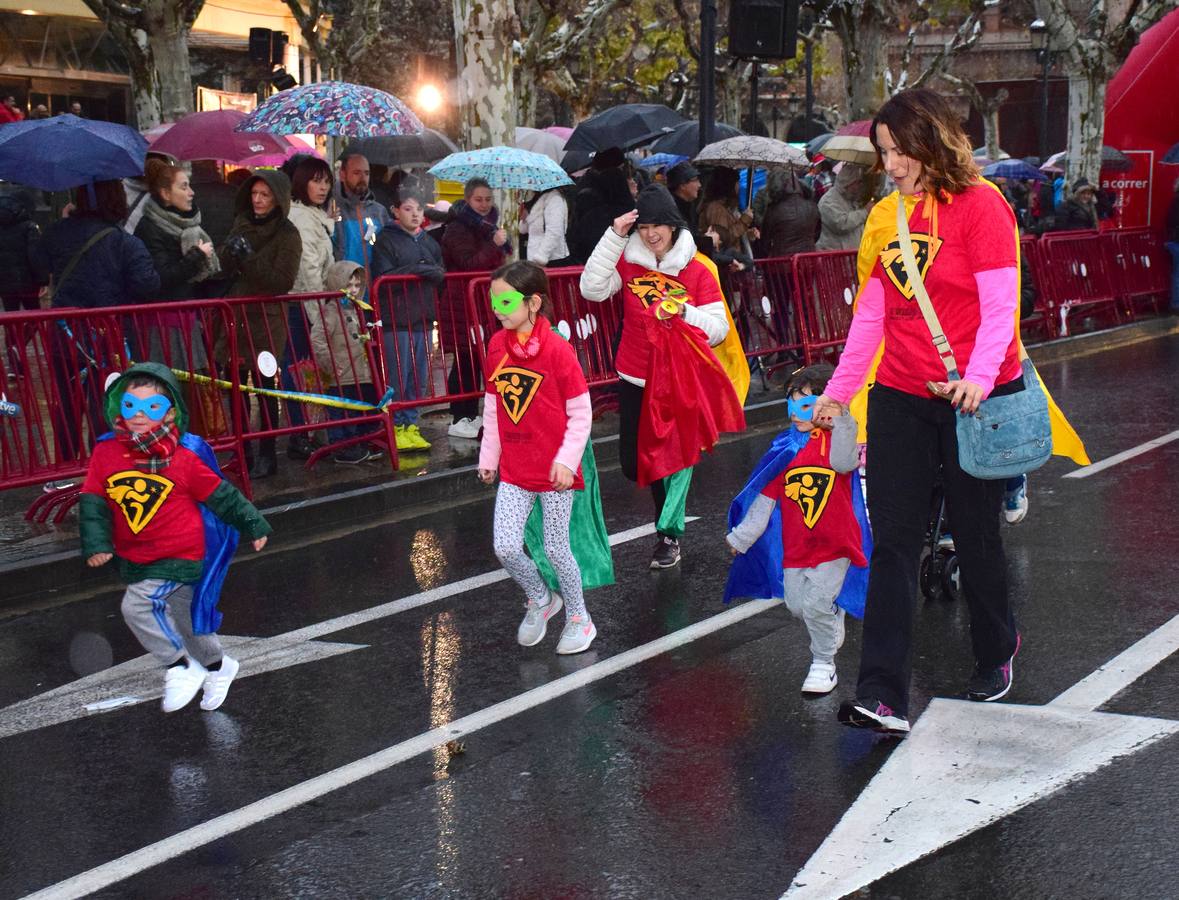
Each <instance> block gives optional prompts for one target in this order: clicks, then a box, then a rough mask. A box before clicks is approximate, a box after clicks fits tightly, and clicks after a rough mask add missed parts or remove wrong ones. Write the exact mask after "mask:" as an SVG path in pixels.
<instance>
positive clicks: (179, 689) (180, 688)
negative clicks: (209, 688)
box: [160, 659, 209, 713]
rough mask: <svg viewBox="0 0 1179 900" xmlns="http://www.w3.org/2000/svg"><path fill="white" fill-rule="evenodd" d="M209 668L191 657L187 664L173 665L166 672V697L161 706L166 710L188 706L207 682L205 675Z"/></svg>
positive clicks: (173, 710)
mask: <svg viewBox="0 0 1179 900" xmlns="http://www.w3.org/2000/svg"><path fill="white" fill-rule="evenodd" d="M208 674H209V670H208V669H206V668H205V667H204V666H202V665H201V664H200V663H199V662H197V661H196V660H195V659H190V660H189V661H188V665H186V666H172V667H171V668H169V669H168V670H166V671H165V672H164V699H163V701H161V703H160V706H161V707H162V708H163V710H164V712H166V713H170V712H176V710H178V709H183V708H184V707H186V706H188V704H189V701H191V700H192V698H193V697H195V696H196V693H197V691H199V690H200V689H201V685H202V684H204V683H205V676H206V675H208Z"/></svg>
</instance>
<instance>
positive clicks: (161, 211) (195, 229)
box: [143, 197, 221, 284]
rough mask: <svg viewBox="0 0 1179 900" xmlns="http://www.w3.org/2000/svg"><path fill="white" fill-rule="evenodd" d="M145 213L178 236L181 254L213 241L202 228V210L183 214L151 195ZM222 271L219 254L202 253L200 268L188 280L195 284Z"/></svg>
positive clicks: (162, 228) (169, 233)
mask: <svg viewBox="0 0 1179 900" xmlns="http://www.w3.org/2000/svg"><path fill="white" fill-rule="evenodd" d="M143 215H144V218H147V219H151V221H152V223H153V224H155V225H156V226H157V227H158V228H160V229H161V230H162V231H163V232H164V233H165V234H168V235H170V236H172V237H174V238H176V239H177V240H178V241H179V242H180V254H181V255H182V256H187V255H188V251H190V250H191V249H192V248H193V247H195V246H196V245H197V244H199V243H200V242H202V241H208V242H210V243H211V242H212V241H211V239H210V237H209V235H208V234H206V233H205V230H204V229H203V228H201V212H200V210H194V211H193V214H192V215H191V216H185V215H181V214H180V213H179V212H176V211H175V210H171V209H165V208H164V207H162V206H160V204H159V203H158V202H157V201H156V198H155V197H149V198H148V201H147V203H146V204H145V205H144V207H143ZM220 271H221V263H220V261H219V260H218V259H217V254H216V253H214V254H213V255H212V256H205V254H203V253H202V254H201V267H200V269H198V270H197V273H196V274H195V275H193V276H192V278H190V279H188V280H189V282H190V283H192V284H195V283H196V282H198V281H204V280H205V279H206V278H212V277H213V276H214V275H216V274H217V273H218V272H220Z"/></svg>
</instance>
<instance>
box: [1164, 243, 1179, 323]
mask: <svg viewBox="0 0 1179 900" xmlns="http://www.w3.org/2000/svg"><path fill="white" fill-rule="evenodd" d="M1167 250H1169V251H1170V253H1171V312H1176V313H1179V243H1176V242H1175V241H1167Z"/></svg>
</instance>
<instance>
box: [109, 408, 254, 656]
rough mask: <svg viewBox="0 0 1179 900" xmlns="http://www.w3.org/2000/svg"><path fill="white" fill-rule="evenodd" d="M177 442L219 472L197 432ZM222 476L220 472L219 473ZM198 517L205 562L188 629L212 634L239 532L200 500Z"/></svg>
mask: <svg viewBox="0 0 1179 900" xmlns="http://www.w3.org/2000/svg"><path fill="white" fill-rule="evenodd" d="M114 436H115V434H114V432H113V431H112V432H108V433H107V434H104V435H103V436H102V437H100V438H99V440H100V441H109V440H112V439H114ZM180 446H181V447H184V448H185V449H187V450H190V451H192V452H193V453H195V454H196V455H197V456H198V457H200V460H201V462H203V463H204V464H205V465H206V466H208V467H209V468H210V469H212V470H213V471H214V472H215V473H216V474H217V475H221V467H220V466H219V465H217V457H216V455H215V454H214V453H213V448H212V447H210V446H209V445H208V444H207V443H205V439H204V438H202V437H199V436H198V435H195V434H191V433H186V434H184V435H182V436H181V438H180ZM222 477H224V476H222ZM200 507H201V521H202V522H203V523H204V526H205V565H204V568H203V569H202V570H201V580H200V581H198V582H197V583H196V584H194V585H193V586H192V630H193V633H194V634H213V633H214V632H216V631H217V629H218V628H220V627H221V613H219V612H218V611H217V604H218V602H219V601H220V600H221V585H222V584H223V583H224V582H225V574H226V572H228V571H229V561H230V560H231V559H233V554H234V553H236V552H237V544H238V540H239V537H240V536H239V535H238V533H237V529H235V528H233V527H231V526H230V525H227V524H226V523H225V522H222V521H221V520H220V519H218V518H217V517H216V516H215V515H213V511H212V510H211V509H209V507H207V506H205V504H203V503H202V504H200Z"/></svg>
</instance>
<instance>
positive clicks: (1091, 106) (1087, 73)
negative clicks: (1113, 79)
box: [1065, 67, 1108, 185]
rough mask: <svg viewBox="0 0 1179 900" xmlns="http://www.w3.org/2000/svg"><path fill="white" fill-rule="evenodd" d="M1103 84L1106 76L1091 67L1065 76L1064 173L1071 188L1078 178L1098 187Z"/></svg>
mask: <svg viewBox="0 0 1179 900" xmlns="http://www.w3.org/2000/svg"><path fill="white" fill-rule="evenodd" d="M1107 80H1108V79H1107V76H1106V74H1105V73H1104V72H1101V71H1100V70H1099V69H1096V68H1094V67H1087V68H1085V69H1084V70H1083V71H1081V72H1077V73H1075V74H1071V75H1069V79H1068V111H1069V116H1068V171H1067V172H1066V173H1065V177H1066V178H1067V180H1068V183H1069V184H1075V183H1076V181H1077V179H1078V178H1086V179H1088V181H1089V183H1090V184H1093V185H1099V184H1100V178H1101V143H1102V141H1103V140H1104V138H1105V87H1106V82H1107Z"/></svg>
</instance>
